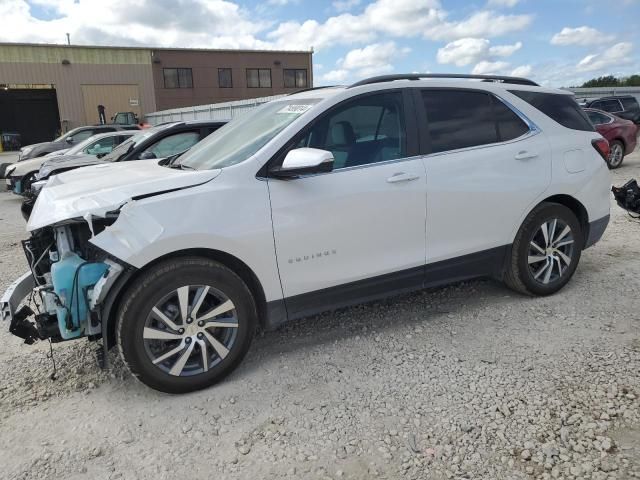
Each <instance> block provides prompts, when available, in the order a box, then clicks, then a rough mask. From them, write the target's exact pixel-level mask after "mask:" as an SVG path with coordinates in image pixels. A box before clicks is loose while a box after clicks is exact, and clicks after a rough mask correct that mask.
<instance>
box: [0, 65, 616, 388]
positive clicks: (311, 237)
mask: <svg viewBox="0 0 640 480" xmlns="http://www.w3.org/2000/svg"><path fill="white" fill-rule="evenodd" d="M460 77H462V76H440V75H396V76H385V77H377V78H373V79H369V80H365V81H362V82H359V83H357V84H355V85H352V86H350V87H340V88H337V87H330V88H322V89H311V90H308V91H304V92H300V93H297V94H294V95H290V96H287V97H284V98H281V99H278V100H275V101H272V102H270V103H268V104H265V105H264V106H262V107H260V108H258V109H256V110H254V111H252V112H251V113H250V114H247V115H245V116H243V117H241V118H239V119H237V120H234V121H233V122H230V123H229V124H228V125H226V126H224V127H223V128H221V129H220V130H218V131H217V132H215V133H214V134H212V135H210V136H209V137H208V138H207V139H205V140H204V141H202V142H201V143H199V144H198V145H196V146H195V147H194V148H193V149H192V150H191V151H189V152H188V153H187V154H185V155H184V156H183V157H180V158H178V159H177V160H176V161H174V162H172V163H170V164H168V165H167V164H165V165H158V164H156V163H155V162H148V161H146V162H133V163H127V164H114V165H99V166H95V167H88V168H83V169H79V170H76V171H72V172H68V173H63V174H61V175H58V176H57V177H53V178H52V179H51V181H50V182H49V183H48V184H47V185H46V187H45V188H44V189H43V191H42V193H41V195H40V197H39V198H38V201H37V203H36V205H35V207H34V210H33V213H32V215H31V218H30V220H29V223H28V226H27V229H28V230H29V231H30V232H31V237H30V238H29V240H27V241H25V242H24V246H25V251H26V254H27V258H28V260H29V263H30V265H31V272H29V273H27V274H25V275H24V276H23V277H22V278H21V279H19V280H18V281H16V283H15V284H14V285H13V286H12V287H11V288H10V289H9V290H8V291H7V293H6V294H5V297H4V298H3V301H4V303H3V305H2V307H3V316H4V317H5V318H7V319H8V320H10V322H11V324H10V329H11V331H12V332H14V333H16V334H17V335H19V336H21V337H23V338H25V339H26V341H28V342H31V341H34V340H35V339H42V338H51V339H52V340H53V341H61V340H67V339H72V338H78V337H82V336H86V337H88V338H89V339H90V340H96V339H99V338H102V339H103V342H104V348H109V347H110V346H112V345H116V344H117V345H118V347H119V349H120V352H121V354H122V357H123V358H124V361H125V362H126V364H127V365H128V366H129V368H130V370H131V372H132V373H133V374H134V375H135V376H136V377H138V378H139V379H140V380H141V381H142V382H144V383H145V384H147V385H149V386H150V387H153V388H155V389H158V390H162V391H166V392H187V391H191V390H195V389H200V388H203V387H207V386H209V385H211V384H213V383H215V382H216V381H218V380H220V379H221V378H223V377H224V376H225V375H227V374H228V373H229V372H231V371H232V370H233V369H234V368H235V367H236V366H238V364H239V363H240V361H241V360H242V358H243V357H244V356H245V354H246V353H247V350H248V349H249V345H250V343H251V339H252V337H253V335H254V331H255V330H256V328H258V327H259V326H261V327H263V328H266V329H272V328H275V327H277V326H278V325H280V324H282V323H283V322H285V321H287V320H292V319H295V318H299V317H303V316H308V315H312V314H315V313H317V312H320V311H323V310H329V309H335V308H338V307H343V306H345V305H350V304H354V303H357V302H363V301H369V300H372V299H375V298H379V297H382V296H387V295H392V294H396V293H399V292H407V291H410V290H414V289H421V288H425V287H432V286H435V285H441V284H445V283H448V282H454V281H460V280H465V279H470V278H475V277H482V276H489V277H494V278H498V279H504V281H505V282H506V283H507V285H509V286H510V287H511V288H513V289H515V290H517V291H519V292H522V293H524V294H529V295H548V294H552V293H554V292H557V291H558V290H559V289H560V288H562V287H563V286H564V285H565V284H566V283H567V282H568V281H569V279H570V278H571V276H572V275H573V273H574V272H575V270H576V267H577V266H578V261H579V260H580V254H581V252H582V250H583V249H584V248H586V247H589V246H590V245H593V244H594V243H595V242H596V241H598V240H599V239H600V237H601V236H602V234H603V232H604V230H605V228H606V226H607V223H608V220H609V187H610V181H609V171H608V169H607V165H606V163H605V160H604V159H605V158H606V156H607V148H608V147H607V143H606V141H605V140H604V139H602V137H600V136H599V135H598V134H597V133H596V132H595V131H594V129H593V127H592V125H591V124H590V123H589V120H588V119H587V117H586V116H585V114H584V113H583V112H582V111H581V109H580V108H579V107H578V105H577V104H576V102H575V101H574V99H573V98H572V97H571V95H570V94H568V93H567V92H563V91H559V90H551V89H547V88H541V87H539V86H537V85H536V84H535V83H533V82H531V81H529V80H525V79H521V78H509V77H481V76H468V78H466V77H465V78H460ZM33 289H35V291H36V293H37V297H39V298H40V299H41V301H40V302H39V305H40V306H39V312H38V314H37V315H36V316H35V320H34V321H32V320H31V315H30V313H31V312H30V311H29V310H26V309H25V308H22V309H20V310H18V311H16V309H17V307H18V304H19V303H20V301H21V300H22V299H23V298H24V297H25V296H28V295H30V293H31V291H32V290H33Z"/></svg>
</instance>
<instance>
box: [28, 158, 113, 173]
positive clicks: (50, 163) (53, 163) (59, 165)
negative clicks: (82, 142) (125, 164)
mask: <svg viewBox="0 0 640 480" xmlns="http://www.w3.org/2000/svg"><path fill="white" fill-rule="evenodd" d="M103 163H111V162H108V161H106V160H100V159H99V158H97V157H96V156H95V155H85V154H80V155H61V156H59V157H46V160H45V162H44V163H43V164H42V166H41V167H40V178H47V177H48V176H49V175H51V174H52V173H55V172H56V171H57V170H60V169H67V168H69V169H70V168H77V167H86V166H88V165H99V164H103Z"/></svg>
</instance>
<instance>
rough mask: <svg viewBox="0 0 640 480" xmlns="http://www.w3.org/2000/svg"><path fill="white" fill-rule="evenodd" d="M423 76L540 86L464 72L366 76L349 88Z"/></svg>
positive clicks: (498, 76) (515, 78)
mask: <svg viewBox="0 0 640 480" xmlns="http://www.w3.org/2000/svg"><path fill="white" fill-rule="evenodd" d="M423 78H469V79H474V80H482V81H485V82H502V83H513V84H516V85H531V86H534V87H538V86H539V85H538V84H537V83H536V82H534V81H532V80H529V79H528V78H522V77H506V76H503V75H467V74H462V73H407V74H396V75H380V76H378V77H371V78H365V79H364V80H360V81H359V82H356V83H354V84H352V85H349V87H348V88H353V87H359V86H360V85H370V84H372V83H382V82H393V81H394V80H420V79H423Z"/></svg>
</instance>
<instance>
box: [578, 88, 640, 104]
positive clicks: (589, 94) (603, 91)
mask: <svg viewBox="0 0 640 480" xmlns="http://www.w3.org/2000/svg"><path fill="white" fill-rule="evenodd" d="M567 90H569V91H571V92H573V93H574V94H575V96H576V99H578V100H583V99H585V100H595V99H596V98H600V97H607V96H609V95H633V96H634V97H636V98H637V99H638V101H639V102H640V87H593V88H567Z"/></svg>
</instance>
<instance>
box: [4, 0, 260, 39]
mask: <svg viewBox="0 0 640 480" xmlns="http://www.w3.org/2000/svg"><path fill="white" fill-rule="evenodd" d="M39 4H41V5H43V6H45V7H47V8H49V9H51V10H53V11H54V12H55V13H56V14H57V15H55V16H54V18H53V19H51V20H40V19H38V18H35V17H33V16H32V15H31V11H30V6H29V4H28V3H27V2H26V1H25V0H1V1H0V18H2V29H0V40H3V41H11V42H49V43H51V42H55V43H63V42H64V41H65V33H67V32H69V33H71V41H72V43H76V44H98V45H105V44H109V45H150V46H180V47H209V48H212V47H213V48H269V47H270V46H271V45H270V44H269V43H268V42H264V41H261V40H259V39H258V38H257V35H258V34H260V33H261V32H262V31H264V30H265V29H266V28H267V27H268V24H267V23H265V22H260V21H257V22H256V21H252V20H251V19H249V18H248V14H247V12H245V11H244V10H243V9H241V8H240V7H239V6H238V5H237V4H235V3H233V2H230V1H226V0H180V1H179V2H157V1H153V0H140V1H137V2H131V1H129V0H110V1H109V2H102V1H95V0H76V1H71V0H63V1H61V2H54V1H53V0H39ZM96 19H99V21H96Z"/></svg>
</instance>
